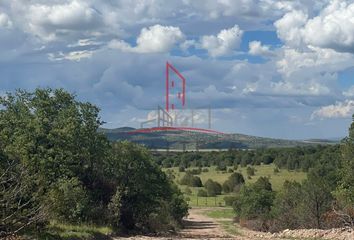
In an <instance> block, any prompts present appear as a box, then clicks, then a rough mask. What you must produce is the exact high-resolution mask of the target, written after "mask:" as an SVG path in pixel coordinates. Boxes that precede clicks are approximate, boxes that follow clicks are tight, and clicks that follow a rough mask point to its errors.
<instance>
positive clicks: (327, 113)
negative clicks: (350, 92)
mask: <svg viewBox="0 0 354 240" xmlns="http://www.w3.org/2000/svg"><path fill="white" fill-rule="evenodd" d="M353 113H354V100H346V101H344V102H336V103H335V104H333V105H329V106H324V107H321V108H320V109H318V110H316V111H314V112H313V113H312V115H311V119H314V118H320V119H323V118H347V117H351V115H352V114H353Z"/></svg>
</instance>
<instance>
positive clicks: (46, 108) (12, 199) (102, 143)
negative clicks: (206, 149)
mask: <svg viewBox="0 0 354 240" xmlns="http://www.w3.org/2000/svg"><path fill="white" fill-rule="evenodd" d="M98 114H99V109H98V108H97V107H96V106H94V105H92V104H90V103H83V102H79V101H77V100H76V97H75V95H73V94H70V93H68V92H66V91H64V90H62V89H57V90H52V89H49V88H48V89H36V90H35V91H34V92H32V93H29V92H25V91H20V90H19V91H16V92H15V93H13V94H11V93H9V94H7V95H5V96H3V97H0V160H1V161H0V178H1V186H0V187H1V189H0V195H1V200H0V208H1V211H0V212H1V213H0V214H1V216H0V220H1V224H0V231H1V232H2V234H10V233H11V232H14V231H18V230H19V229H23V230H25V229H24V228H28V227H30V225H31V223H35V222H39V221H42V219H43V220H45V218H44V217H47V218H48V219H47V220H52V219H57V220H60V221H62V222H72V223H79V222H90V223H98V224H109V223H110V224H112V225H113V226H115V227H118V228H125V229H144V230H145V229H146V230H152V229H151V228H149V226H151V225H150V224H149V219H152V218H151V217H152V216H153V215H154V214H157V213H158V212H159V211H162V209H167V210H166V211H165V213H166V214H165V215H164V216H166V219H165V220H166V221H167V222H169V221H171V222H179V221H180V220H181V218H182V217H183V216H184V215H186V214H187V210H188V207H187V205H186V203H185V201H184V198H183V195H182V193H181V192H180V191H179V190H178V189H177V188H176V187H175V186H174V184H173V183H172V182H171V180H170V178H169V177H168V176H167V175H166V174H164V173H163V172H162V171H161V170H160V169H159V167H158V166H157V165H156V164H154V163H153V161H152V157H151V155H150V153H149V152H148V151H147V150H146V149H144V148H142V147H140V146H137V145H135V144H131V143H127V142H122V143H116V144H111V143H110V142H109V141H108V140H107V139H106V137H105V136H104V135H103V134H102V133H100V132H99V131H98V129H99V126H100V125H101V124H102V122H101V121H100V118H99V116H98ZM161 162H162V161H161ZM167 162H168V161H165V163H167ZM199 180H200V179H199ZM170 204H173V206H172V205H170ZM43 206H48V207H47V208H44V207H43ZM108 212H109V213H110V214H108ZM8 221H10V222H11V223H10V222H8ZM3 226H6V227H3ZM42 226H44V225H43V224H42Z"/></svg>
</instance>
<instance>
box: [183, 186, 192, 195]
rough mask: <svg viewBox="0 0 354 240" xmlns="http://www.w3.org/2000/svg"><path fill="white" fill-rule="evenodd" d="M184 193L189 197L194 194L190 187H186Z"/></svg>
mask: <svg viewBox="0 0 354 240" xmlns="http://www.w3.org/2000/svg"><path fill="white" fill-rule="evenodd" d="M184 193H185V194H187V195H191V194H192V190H191V189H190V188H189V187H186V189H185V190H184Z"/></svg>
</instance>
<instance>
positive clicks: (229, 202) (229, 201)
mask: <svg viewBox="0 0 354 240" xmlns="http://www.w3.org/2000/svg"><path fill="white" fill-rule="evenodd" d="M224 201H225V205H226V206H230V207H232V206H233V204H234V202H235V201H236V197H235V196H225V197H224Z"/></svg>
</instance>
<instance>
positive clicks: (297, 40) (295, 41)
mask: <svg viewBox="0 0 354 240" xmlns="http://www.w3.org/2000/svg"><path fill="white" fill-rule="evenodd" d="M307 19H308V16H307V14H305V13H304V12H302V11H297V10H295V11H292V12H289V13H286V14H285V15H284V16H283V17H282V18H280V19H279V20H277V21H276V22H275V23H274V26H275V27H276V30H277V34H278V36H279V38H280V39H282V40H283V41H284V42H285V43H286V44H287V45H288V46H290V47H299V46H300V45H301V44H302V42H303V36H302V34H301V32H302V28H303V26H304V25H305V24H306V21H307Z"/></svg>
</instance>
